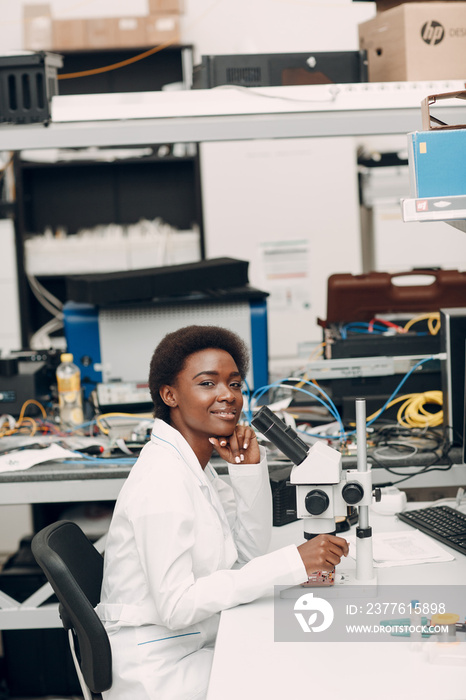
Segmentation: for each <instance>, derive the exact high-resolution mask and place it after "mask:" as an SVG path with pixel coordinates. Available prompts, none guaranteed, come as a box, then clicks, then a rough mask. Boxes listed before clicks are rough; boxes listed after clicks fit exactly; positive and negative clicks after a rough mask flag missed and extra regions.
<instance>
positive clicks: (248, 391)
mask: <svg viewBox="0 0 466 700" xmlns="http://www.w3.org/2000/svg"><path fill="white" fill-rule="evenodd" d="M243 382H244V386H245V387H246V391H244V390H243V392H242V393H243V396H246V398H247V401H248V410H247V411H245V410H244V408H243V411H244V415H245V416H246V420H247V421H248V423H249V425H251V420H252V410H251V389H250V387H249V384H248V382H247V380H246V379H243Z"/></svg>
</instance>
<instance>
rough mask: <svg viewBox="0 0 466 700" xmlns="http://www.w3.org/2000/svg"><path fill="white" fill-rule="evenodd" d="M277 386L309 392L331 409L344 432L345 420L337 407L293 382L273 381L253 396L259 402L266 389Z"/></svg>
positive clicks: (330, 411)
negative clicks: (343, 420)
mask: <svg viewBox="0 0 466 700" xmlns="http://www.w3.org/2000/svg"><path fill="white" fill-rule="evenodd" d="M311 386H314V385H313V384H311ZM275 387H282V388H284V389H291V390H293V391H300V392H301V393H303V394H307V396H312V398H313V399H316V400H317V401H319V403H321V404H322V405H323V406H325V408H326V409H327V411H329V413H330V414H331V415H332V416H333V417H334V418H335V420H336V421H338V423H339V424H340V425H341V428H342V431H343V432H344V426H343V422H342V420H341V417H340V414H339V413H338V411H337V410H336V408H335V410H334V409H333V408H332V406H329V405H328V404H327V403H325V401H324V400H323V399H321V398H320V396H318V395H317V394H313V393H311V392H310V391H306V390H305V389H303V388H302V387H297V386H293V385H292V384H282V383H281V382H273V383H272V384H266V385H265V386H263V387H261V388H260V389H257V390H256V391H255V392H254V394H253V396H252V398H253V399H254V398H255V399H256V402H257V401H258V400H259V399H260V397H261V396H262V395H263V394H265V392H266V391H268V390H269V389H273V388H275ZM316 388H317V387H316ZM332 403H333V402H332Z"/></svg>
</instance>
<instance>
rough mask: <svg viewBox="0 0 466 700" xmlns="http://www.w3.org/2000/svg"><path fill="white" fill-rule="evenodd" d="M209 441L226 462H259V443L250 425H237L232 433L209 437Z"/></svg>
mask: <svg viewBox="0 0 466 700" xmlns="http://www.w3.org/2000/svg"><path fill="white" fill-rule="evenodd" d="M209 442H211V443H212V445H213V446H214V447H215V449H216V450H217V452H218V454H219V455H220V457H221V458H222V459H224V460H225V461H226V462H230V463H231V464H243V463H244V464H258V462H260V453H259V445H258V444H257V438H256V434H255V432H254V430H253V429H252V428H251V426H249V425H237V426H236V428H235V429H234V431H233V433H232V435H230V436H222V435H221V436H218V437H211V438H209Z"/></svg>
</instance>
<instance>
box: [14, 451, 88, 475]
mask: <svg viewBox="0 0 466 700" xmlns="http://www.w3.org/2000/svg"><path fill="white" fill-rule="evenodd" d="M71 457H72V458H73V459H79V458H80V455H78V454H77V453H76V452H71V450H65V449H64V448H63V447H60V445H50V446H49V447H43V448H42V449H39V450H34V449H32V450H18V451H17V452H9V453H8V454H6V455H2V456H0V474H2V473H3V472H19V471H23V470H24V469H29V468H30V467H33V466H34V465H35V464H41V463H42V462H49V461H51V460H53V459H70V458H71Z"/></svg>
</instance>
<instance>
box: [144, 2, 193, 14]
mask: <svg viewBox="0 0 466 700" xmlns="http://www.w3.org/2000/svg"><path fill="white" fill-rule="evenodd" d="M148 1H149V14H150V15H157V14H160V13H165V12H168V13H170V12H174V13H175V14H182V13H183V12H184V0H148Z"/></svg>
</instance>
